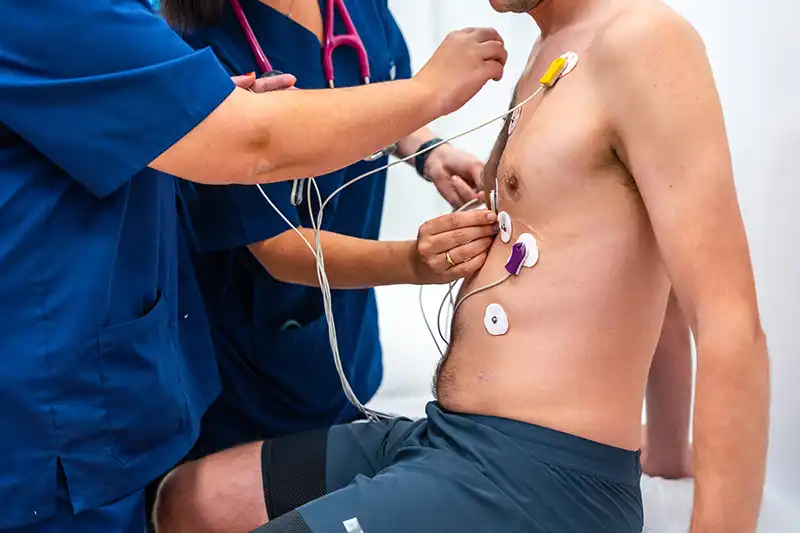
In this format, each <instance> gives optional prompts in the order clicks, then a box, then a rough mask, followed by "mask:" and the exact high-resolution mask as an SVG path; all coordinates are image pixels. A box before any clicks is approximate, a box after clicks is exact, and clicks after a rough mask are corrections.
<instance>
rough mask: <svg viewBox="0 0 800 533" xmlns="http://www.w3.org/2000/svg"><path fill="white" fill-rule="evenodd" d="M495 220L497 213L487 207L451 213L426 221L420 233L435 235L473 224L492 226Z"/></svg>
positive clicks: (422, 234) (421, 234)
mask: <svg viewBox="0 0 800 533" xmlns="http://www.w3.org/2000/svg"><path fill="white" fill-rule="evenodd" d="M495 222H497V215H495V214H494V213H493V212H492V211H489V210H486V209H481V210H477V211H465V212H462V213H450V214H447V215H442V216H440V217H436V218H434V219H433V220H429V221H428V222H426V223H424V224H423V225H422V226H421V227H420V229H419V233H420V236H433V235H439V234H441V233H446V232H449V231H453V230H456V229H461V228H469V227H472V226H492V225H494V223H495ZM460 244H463V243H460ZM448 249H449V248H448Z"/></svg>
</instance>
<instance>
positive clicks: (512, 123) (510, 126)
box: [508, 107, 522, 135]
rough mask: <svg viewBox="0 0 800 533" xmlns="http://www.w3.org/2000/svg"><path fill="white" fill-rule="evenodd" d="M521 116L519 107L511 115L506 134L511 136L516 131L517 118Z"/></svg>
mask: <svg viewBox="0 0 800 533" xmlns="http://www.w3.org/2000/svg"><path fill="white" fill-rule="evenodd" d="M521 115H522V108H521V107H519V108H517V109H515V110H514V112H513V113H512V114H511V118H510V119H509V121H508V134H509V135H511V134H512V133H514V130H515V129H517V124H518V123H519V117H520V116H521Z"/></svg>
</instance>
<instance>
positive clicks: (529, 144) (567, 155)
mask: <svg viewBox="0 0 800 533" xmlns="http://www.w3.org/2000/svg"><path fill="white" fill-rule="evenodd" d="M584 61H585V60H584ZM582 66H583V67H584V69H583V70H581V67H580V66H579V67H577V68H576V69H575V71H574V72H572V73H570V74H569V75H568V76H566V77H564V78H562V79H561V80H560V81H559V82H558V83H557V84H556V85H555V86H554V87H552V88H550V89H546V90H544V91H542V92H541V93H540V94H539V95H538V96H537V97H536V98H534V99H533V100H531V101H530V102H529V103H528V104H526V105H525V107H523V108H522V109H521V110H520V111H519V112H518V113H515V114H514V115H512V116H511V117H509V119H508V120H507V121H506V123H505V124H504V128H505V129H506V131H504V132H502V134H503V135H504V136H506V138H507V139H506V141H505V146H504V148H503V151H502V155H501V156H500V159H499V162H498V166H497V184H498V186H499V189H498V190H499V193H500V195H501V197H505V198H506V199H508V200H511V201H514V202H520V201H526V203H527V202H530V201H532V198H535V199H536V200H537V202H536V203H537V204H538V203H540V202H541V203H544V204H547V203H550V202H554V201H558V200H559V198H564V197H565V195H569V194H580V193H582V191H585V190H586V189H587V187H589V186H591V185H592V184H593V182H594V181H596V180H597V179H602V177H604V176H606V175H607V174H608V171H609V170H610V171H611V172H612V173H613V172H616V173H618V174H620V173H622V169H621V168H620V167H619V165H618V162H617V161H616V158H615V157H614V154H613V149H612V146H611V142H610V135H609V127H608V123H607V120H606V117H605V116H604V112H603V105H602V101H601V100H600V98H599V96H598V94H597V93H596V91H594V90H593V87H592V84H591V72H587V70H588V69H586V68H585V65H582ZM540 70H541V69H537V68H530V69H528V72H527V73H526V75H525V76H524V77H523V79H522V80H521V81H520V83H519V85H518V87H517V91H516V98H515V100H516V102H521V101H524V100H525V99H526V98H527V97H528V96H529V95H531V94H533V93H534V92H535V91H536V90H537V89H538V88H539V87H540V86H541V85H540V83H539V80H540V78H541V72H539V71H540Z"/></svg>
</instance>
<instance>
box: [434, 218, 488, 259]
mask: <svg viewBox="0 0 800 533" xmlns="http://www.w3.org/2000/svg"><path fill="white" fill-rule="evenodd" d="M457 214H461V213H457ZM497 231H498V230H497V228H495V226H494V224H492V225H486V224H484V225H482V226H470V227H466V228H458V229H454V230H453V231H448V232H445V233H440V234H438V235H434V236H431V237H428V238H426V239H425V240H424V241H423V242H422V243H421V244H422V245H423V246H424V253H425V255H427V256H429V257H430V256H431V255H433V254H443V253H444V252H446V251H448V250H453V249H454V248H458V247H459V246H462V245H465V244H468V243H471V242H473V241H477V240H479V239H482V238H483V237H490V236H493V235H495V234H497ZM451 256H452V253H451Z"/></svg>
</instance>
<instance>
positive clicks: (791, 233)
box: [373, 0, 800, 533]
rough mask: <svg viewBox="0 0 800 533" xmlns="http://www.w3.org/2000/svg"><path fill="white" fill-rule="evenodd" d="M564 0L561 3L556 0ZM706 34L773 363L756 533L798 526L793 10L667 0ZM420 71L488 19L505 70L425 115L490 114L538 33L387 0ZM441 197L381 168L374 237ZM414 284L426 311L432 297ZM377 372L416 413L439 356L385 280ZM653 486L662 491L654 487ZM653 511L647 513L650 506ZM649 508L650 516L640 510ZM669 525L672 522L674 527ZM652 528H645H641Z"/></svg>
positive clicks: (799, 256)
mask: <svg viewBox="0 0 800 533" xmlns="http://www.w3.org/2000/svg"><path fill="white" fill-rule="evenodd" d="M557 1H568V0H557ZM669 3H670V4H671V5H673V6H674V7H675V8H676V9H678V10H679V11H680V12H681V13H683V14H684V15H685V16H687V17H688V18H689V19H690V20H691V21H692V22H693V23H694V24H695V26H696V27H697V28H698V29H699V31H700V33H701V34H702V35H703V37H704V38H705V40H706V43H707V46H708V51H709V56H710V58H711V62H712V65H713V67H714V71H715V75H716V77H717V82H718V85H719V89H720V95H721V98H722V103H723V106H724V109H725V114H726V120H727V123H728V129H729V135H730V142H731V146H732V150H733V158H734V165H735V170H736V182H737V187H738V190H739V195H740V201H741V206H742V212H743V214H744V217H745V223H746V225H747V229H748V234H749V238H750V244H751V249H752V255H753V262H754V267H755V272H756V281H757V285H758V289H759V297H760V301H761V309H762V313H763V319H764V326H765V329H766V331H767V335H768V337H769V343H770V351H771V356H772V362H773V367H772V371H773V412H772V435H771V437H772V440H771V446H770V456H769V473H768V484H767V495H766V504H765V511H764V513H763V514H764V516H763V518H762V526H761V528H760V533H784V532H787V531H800V515H799V514H798V513H800V511H798V509H800V412H799V411H800V336H798V332H797V330H798V327H797V325H798V324H797V320H798V319H797V317H796V315H795V313H794V311H795V309H796V306H797V303H798V302H800V276H798V267H797V265H798V263H800V261H798V262H797V263H796V262H795V260H800V252H799V251H798V247H797V246H796V243H797V242H798V238H797V236H796V235H797V232H799V231H800V205H799V204H798V202H800V170H798V166H797V160H796V158H795V157H794V154H795V153H796V151H797V150H798V149H800V105H799V104H798V103H797V102H796V98H797V95H800V74H798V67H800V59H799V58H800V39H798V37H797V32H798V27H800V25H798V23H799V22H800V15H798V13H800V8H798V7H797V6H796V4H795V2H794V1H793V0H762V1H760V2H756V3H753V2H746V1H744V0H727V1H726V0H703V1H698V0H672V1H670V2H669ZM390 5H391V6H392V9H393V10H394V13H395V16H396V17H397V19H398V21H399V23H400V26H401V27H402V28H403V30H404V32H405V34H406V38H407V39H408V41H409V45H410V47H411V53H412V58H413V59H414V61H415V63H416V65H415V66H416V67H417V68H419V67H420V66H421V65H422V63H423V62H424V61H425V60H426V59H427V58H428V57H429V56H430V54H431V53H432V52H433V51H434V50H435V48H436V46H437V45H438V43H439V42H440V41H441V40H442V38H443V37H444V35H445V34H446V33H447V32H448V31H450V30H453V29H457V28H461V27H466V26H483V25H486V26H493V27H495V28H497V29H498V30H499V31H500V33H501V34H502V35H503V37H504V38H505V40H506V44H507V47H508V49H509V52H510V59H509V65H508V69H507V73H506V77H505V79H504V80H503V81H502V82H500V83H492V84H490V85H489V86H487V87H486V88H485V89H484V90H483V91H482V92H481V93H480V94H479V95H478V96H477V97H476V98H475V99H474V100H473V101H472V102H471V103H470V104H468V105H467V106H466V107H465V108H464V109H463V110H462V111H460V112H459V113H457V114H455V115H453V116H450V117H446V118H444V119H442V120H440V121H438V122H437V123H436V124H434V128H435V130H436V131H437V132H438V133H439V134H440V135H442V136H447V135H452V134H455V133H458V132H460V131H463V130H465V129H468V128H469V127H471V126H473V125H474V124H477V123H478V122H481V121H483V120H485V119H488V118H491V117H492V116H495V115H497V114H499V113H500V112H501V111H503V110H504V109H505V108H506V107H507V105H508V102H509V99H510V96H511V91H512V89H513V85H514V83H515V81H516V79H517V78H518V76H519V75H520V73H521V72H522V68H523V67H524V64H525V60H526V58H527V54H528V51H529V49H530V46H531V44H532V42H533V40H534V39H535V37H536V36H537V35H538V30H537V29H536V27H535V25H534V24H533V23H532V21H530V19H528V18H527V17H524V16H513V15H505V16H501V15H498V14H496V13H494V12H493V11H492V10H491V8H490V7H489V2H488V0H390ZM498 128H499V124H495V125H493V126H491V127H488V128H486V129H485V130H483V131H480V132H477V133H475V134H473V135H471V136H469V137H468V138H465V139H463V140H462V141H460V143H459V146H461V147H463V148H466V149H468V150H471V151H472V152H474V153H475V154H477V155H478V156H480V157H483V158H485V157H487V156H488V154H489V150H490V149H491V146H492V143H493V142H494V138H495V135H496V133H497V131H498ZM446 209H447V205H446V204H445V203H444V202H443V201H442V200H440V199H439V198H438V196H437V194H436V193H435V191H433V189H432V187H431V186H430V185H428V184H427V183H424V182H423V181H422V180H420V179H419V178H417V177H416V175H415V174H414V172H413V171H412V170H410V169H409V168H404V167H395V169H394V170H393V171H392V173H391V174H390V184H389V194H388V200H387V205H386V210H385V215H386V218H385V222H384V227H383V232H382V233H383V238H384V239H409V238H412V237H413V236H415V235H416V230H417V228H418V226H419V225H420V224H421V223H422V222H424V221H425V220H428V219H430V218H432V217H434V216H436V215H438V214H441V213H443V212H445V210H446ZM441 294H442V292H441V290H438V288H428V289H426V293H425V302H426V308H427V309H428V312H429V314H433V313H435V308H436V307H437V306H438V301H439V298H440V296H441ZM379 302H380V308H381V326H382V328H383V331H382V336H383V343H384V348H385V352H386V356H385V358H386V379H385V381H384V386H383V387H382V389H381V391H380V393H379V396H378V398H376V400H375V401H374V402H373V403H374V405H375V406H376V407H379V408H386V409H392V410H394V411H396V412H397V411H401V412H403V413H405V414H411V415H421V414H422V409H423V407H424V403H425V401H426V400H428V399H430V397H431V396H430V382H431V376H432V373H433V369H434V367H435V364H436V361H437V360H438V356H439V355H438V352H437V351H436V349H435V347H434V345H433V341H432V340H431V339H430V337H429V336H428V333H427V330H426V329H425V328H424V325H423V322H422V319H421V317H420V313H419V311H418V307H417V291H416V289H414V288H410V287H392V288H386V289H383V290H381V291H379ZM659 490H661V492H659V493H658V495H656V496H653V497H654V498H656V497H657V496H661V497H662V498H661V499H662V500H663V495H664V492H663V489H659ZM667 501H669V502H671V505H679V504H680V505H682V506H683V507H684V508H683V509H682V510H681V511H680V512H678V511H676V510H670V509H662V510H661V514H662V515H664V516H670V515H672V516H676V515H680V516H681V517H682V520H683V521H681V520H678V522H675V521H674V520H673V523H672V527H673V528H674V529H668V527H669V525H668V524H667V522H668V521H665V523H664V526H663V528H660V529H658V531H659V533H660V532H662V531H663V532H664V533H667V531H669V533H672V532H673V531H675V532H678V531H685V529H686V528H685V519H686V517H688V512H689V509H686V508H685V507H686V506H688V505H690V502H691V498H690V494H689V495H687V494H686V492H685V491H684V493H683V494H682V496H681V497H679V498H672V499H670V498H667V499H666V500H664V501H661V500H659V503H661V504H664V505H668V504H667V503H664V502H667ZM656 514H658V513H656ZM652 515H653V513H651V516H652ZM675 524H678V525H675ZM656 529H657V528H655V527H653V529H652V531H656Z"/></svg>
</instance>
